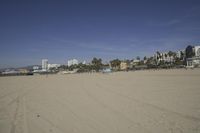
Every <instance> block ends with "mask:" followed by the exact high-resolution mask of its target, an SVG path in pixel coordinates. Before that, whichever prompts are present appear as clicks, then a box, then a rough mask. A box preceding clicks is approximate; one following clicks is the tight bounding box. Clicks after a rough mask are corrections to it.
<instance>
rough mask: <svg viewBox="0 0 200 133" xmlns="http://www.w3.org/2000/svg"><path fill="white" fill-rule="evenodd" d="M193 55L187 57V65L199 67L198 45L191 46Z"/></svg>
mask: <svg viewBox="0 0 200 133" xmlns="http://www.w3.org/2000/svg"><path fill="white" fill-rule="evenodd" d="M193 50H194V53H195V56H194V57H192V58H188V59H187V67H200V46H194V48H193Z"/></svg>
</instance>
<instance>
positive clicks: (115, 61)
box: [110, 59, 121, 69]
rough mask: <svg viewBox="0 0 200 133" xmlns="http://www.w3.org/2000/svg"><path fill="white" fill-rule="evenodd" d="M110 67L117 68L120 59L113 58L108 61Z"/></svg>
mask: <svg viewBox="0 0 200 133" xmlns="http://www.w3.org/2000/svg"><path fill="white" fill-rule="evenodd" d="M110 64H111V67H112V68H114V69H119V67H120V64H121V61H120V60H119V59H114V60H112V61H110Z"/></svg>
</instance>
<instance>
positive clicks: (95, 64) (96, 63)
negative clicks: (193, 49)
mask: <svg viewBox="0 0 200 133" xmlns="http://www.w3.org/2000/svg"><path fill="white" fill-rule="evenodd" d="M92 65H93V67H94V69H95V70H96V71H97V72H98V71H99V70H100V69H101V68H102V59H101V58H99V59H97V58H96V57H94V58H93V59H92Z"/></svg>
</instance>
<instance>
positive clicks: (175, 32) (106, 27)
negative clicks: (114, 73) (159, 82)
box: [0, 0, 200, 68]
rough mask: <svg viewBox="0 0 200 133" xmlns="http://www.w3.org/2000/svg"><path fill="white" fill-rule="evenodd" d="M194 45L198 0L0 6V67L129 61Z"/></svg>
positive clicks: (199, 32)
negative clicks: (74, 60)
mask: <svg viewBox="0 0 200 133" xmlns="http://www.w3.org/2000/svg"><path fill="white" fill-rule="evenodd" d="M198 43H200V1H199V0H196V1H195V0H157V1H155V0H154V1H153V0H146V1H145V0H138V1H135V0H130V1H126V0H121V1H117V0H112V1H111V0H110V1H109V0H91V1H87V0H80V1H78V0H66V1H64V0H63V1H59V0H53V1H50V0H48V1H47V0H38V1H37V0H24V1H21V0H16V1H9V0H5V1H4V0H1V1H0V46H1V48H0V68H3V67H18V66H26V65H32V64H41V59H42V58H48V59H49V62H50V63H63V64H64V63H66V62H67V60H68V59H70V58H77V59H79V60H90V59H91V58H92V57H94V56H95V57H101V58H102V59H103V60H110V59H114V58H120V59H133V58H135V57H136V56H141V57H143V56H144V55H147V56H151V55H153V54H154V52H155V51H157V50H159V51H168V50H173V51H175V50H179V49H184V48H185V47H186V46H187V45H188V44H198Z"/></svg>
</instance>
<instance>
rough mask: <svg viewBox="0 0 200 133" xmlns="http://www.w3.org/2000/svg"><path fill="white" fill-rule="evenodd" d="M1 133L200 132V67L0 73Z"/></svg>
mask: <svg viewBox="0 0 200 133" xmlns="http://www.w3.org/2000/svg"><path fill="white" fill-rule="evenodd" d="M0 133H200V69H195V70H157V71H153V70H151V71H147V70H145V71H135V72H116V73H111V74H100V73H99V74H98V73H96V74H95V73H93V74H88V73H85V74H68V75H48V76H46V75H34V76H12V77H0Z"/></svg>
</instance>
